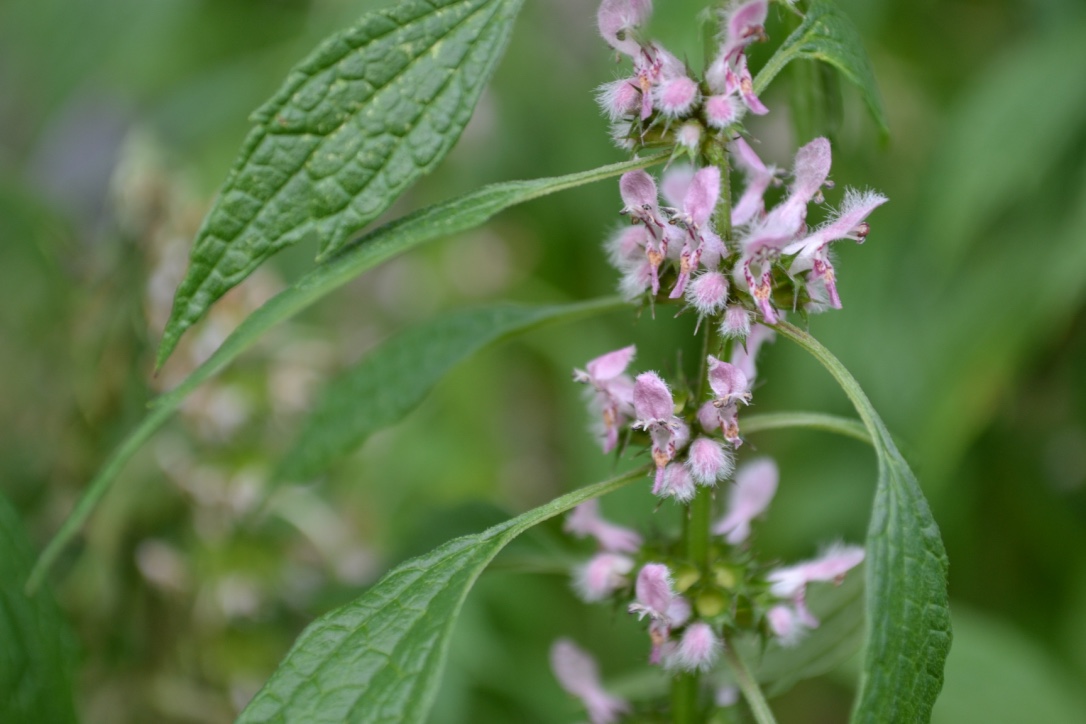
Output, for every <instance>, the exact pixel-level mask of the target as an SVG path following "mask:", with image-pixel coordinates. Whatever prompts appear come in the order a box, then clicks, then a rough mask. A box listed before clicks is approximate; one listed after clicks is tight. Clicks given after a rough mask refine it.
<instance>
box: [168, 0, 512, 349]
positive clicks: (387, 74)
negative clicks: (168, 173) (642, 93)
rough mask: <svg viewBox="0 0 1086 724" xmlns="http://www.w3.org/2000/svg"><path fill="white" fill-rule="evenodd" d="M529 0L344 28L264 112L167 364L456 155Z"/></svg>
mask: <svg viewBox="0 0 1086 724" xmlns="http://www.w3.org/2000/svg"><path fill="white" fill-rule="evenodd" d="M521 3H522V0H401V1H400V2H397V3H396V4H394V5H393V6H392V7H391V8H387V9H384V10H378V11H376V12H373V13H370V14H367V15H365V16H363V17H362V19H361V20H359V22H358V23H357V24H356V25H355V26H354V27H351V28H348V29H347V30H344V31H342V32H339V33H336V34H335V35H333V36H332V37H330V38H329V39H328V40H326V41H325V42H324V43H323V44H322V45H321V46H320V47H319V48H317V49H316V51H314V52H313V54H312V55H310V56H309V57H308V58H306V59H305V60H303V61H302V62H301V63H300V64H299V65H298V66H297V67H295V68H294V69H293V70H292V71H291V72H290V75H289V76H288V77H287V80H286V82H285V83H284V85H283V87H282V88H280V89H279V91H278V92H277V93H276V94H275V96H274V97H273V98H272V99H271V100H269V101H268V102H267V103H265V104H264V106H262V107H261V108H260V109H258V110H257V111H256V112H255V113H254V114H253V116H252V121H253V122H254V123H257V124H258V125H257V126H256V127H255V128H253V129H252V131H250V132H249V135H248V137H247V138H246V139H245V143H244V144H243V146H242V149H241V153H240V155H239V156H238V159H237V160H236V161H235V162H234V167H233V168H232V169H231V171H230V175H229V176H228V177H227V179H226V183H225V184H224V185H223V188H222V190H221V192H220V194H219V197H218V199H217V200H216V202H215V205H214V206H213V207H212V209H211V211H210V212H209V213H208V215H207V218H206V219H205V220H204V223H203V226H201V228H200V231H199V232H198V233H197V236H196V241H195V244H194V245H193V249H192V254H191V259H190V262H189V269H188V272H187V273H186V275H185V278H184V280H183V281H182V282H181V286H180V287H179V288H178V290H177V295H176V297H175V298H174V304H173V311H172V312H171V314H170V319H169V322H167V324H166V330H165V331H164V332H163V336H162V344H161V346H160V348H159V352H158V361H157V364H158V366H159V367H161V366H162V364H163V363H165V361H166V359H167V358H168V357H169V356H170V353H171V352H172V351H173V349H174V347H175V346H176V345H177V342H178V340H179V339H180V337H181V335H182V334H184V332H185V330H186V329H188V328H189V327H190V326H192V325H193V324H194V323H195V322H196V321H197V320H198V319H200V318H201V317H202V316H203V315H204V313H205V312H206V311H207V310H208V308H209V307H210V306H211V305H212V304H213V303H214V302H215V301H216V300H218V299H219V298H220V297H221V296H222V295H223V294H225V293H226V292H227V291H229V290H230V289H231V288H233V287H234V286H236V285H237V284H239V283H241V281H242V280H244V279H245V278H246V277H247V276H249V274H250V273H252V271H253V270H254V269H255V268H256V267H257V266H259V265H260V264H261V263H262V262H263V261H264V260H265V259H267V258H268V257H269V256H271V255H272V254H274V253H276V252H277V251H279V250H280V249H282V248H284V247H286V246H289V245H291V244H295V243H297V242H299V241H302V240H309V239H316V240H319V242H320V256H321V257H327V256H329V255H330V254H332V253H334V252H336V251H338V250H340V249H342V248H343V247H344V246H346V244H347V243H348V242H349V241H350V240H351V238H352V237H353V236H354V235H355V234H357V233H358V232H359V231H361V230H362V228H363V227H365V226H366V224H368V223H370V222H371V221H373V220H374V219H376V218H377V216H379V215H380V214H381V212H383V211H384V210H385V209H387V208H388V207H389V205H391V204H392V202H393V201H394V200H395V199H396V198H397V197H398V196H399V195H400V194H401V193H403V192H404V190H405V189H406V188H407V187H408V186H409V185H410V184H411V183H412V182H413V181H415V180H416V179H417V178H418V177H419V176H421V175H423V174H425V173H428V172H429V171H431V170H432V169H433V168H434V166H436V165H437V163H438V162H439V161H440V160H441V159H442V158H444V156H445V154H446V153H448V151H449V149H450V148H451V147H452V145H453V143H455V142H456V139H457V138H459V137H460V132H461V131H463V130H464V126H465V125H467V122H468V120H469V119H470V118H471V114H472V110H473V109H474V108H475V104H476V102H477V101H478V99H479V95H480V94H481V93H482V91H483V87H484V86H485V85H486V82H487V80H489V78H490V76H491V74H492V72H493V70H494V67H495V65H496V64H497V62H498V59H499V58H500V57H501V54H502V51H503V50H504V49H505V45H506V42H507V40H508V38H509V33H510V31H511V29H512V25H513V20H514V19H515V18H516V15H517V12H518V11H519V10H520V6H521Z"/></svg>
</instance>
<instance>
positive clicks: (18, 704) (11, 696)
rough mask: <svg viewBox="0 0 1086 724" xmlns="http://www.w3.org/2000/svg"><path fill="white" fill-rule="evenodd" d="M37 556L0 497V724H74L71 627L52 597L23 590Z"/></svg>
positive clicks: (10, 510)
mask: <svg viewBox="0 0 1086 724" xmlns="http://www.w3.org/2000/svg"><path fill="white" fill-rule="evenodd" d="M33 562H34V552H33V549H32V548H31V546H30V542H29V541H28V540H27V537H26V531H24V530H23V526H22V523H21V521H20V520H19V516H18V514H17V513H16V512H15V509H14V508H12V507H11V504H10V503H9V502H8V500H7V498H5V497H4V496H3V495H0V641H2V642H3V645H0V721H5V722H41V723H42V724H52V723H54V722H56V723H57V724H59V723H60V722H74V721H76V717H75V707H74V706H73V704H72V662H73V661H74V658H75V657H74V651H73V650H72V649H73V646H72V639H71V634H70V632H69V630H68V623H67V621H65V619H64V617H63V616H62V615H61V612H60V609H59V608H58V607H57V604H56V602H55V601H54V600H53V597H52V594H50V593H49V592H48V591H40V592H39V593H38V594H37V596H35V597H34V598H31V597H29V596H28V595H27V594H26V593H25V592H24V590H23V586H24V584H25V582H26V578H27V574H28V573H29V571H30V566H31V564H32V563H33Z"/></svg>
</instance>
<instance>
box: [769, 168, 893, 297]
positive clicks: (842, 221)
mask: <svg viewBox="0 0 1086 724" xmlns="http://www.w3.org/2000/svg"><path fill="white" fill-rule="evenodd" d="M886 201H887V198H886V197H885V196H883V195H882V194H879V193H875V192H874V191H864V192H859V191H856V190H854V189H848V191H847V192H846V193H845V201H844V203H843V204H842V205H841V209H840V211H838V212H837V213H836V214H835V215H834V216H833V217H832V218H831V219H829V220H828V221H827V222H826V223H824V224H823V225H822V226H820V227H818V228H817V229H815V230H814V232H812V233H811V234H810V235H809V236H807V237H806V238H803V239H800V240H799V241H794V242H792V243H791V244H789V245H788V246H786V247H784V249H783V250H782V252H781V253H783V254H796V255H797V256H796V258H795V260H793V262H792V266H791V267H790V268H789V270H788V271H789V273H790V274H799V273H801V272H804V271H808V270H809V271H810V273H809V274H808V275H807V279H808V284H810V283H812V282H820V283H821V284H822V285H823V286H824V287H825V290H826V294H827V297H828V303H829V306H831V307H833V308H834V309H840V308H841V298H840V297H839V296H838V295H837V284H836V279H835V277H834V273H833V264H831V263H830V258H829V245H830V243H831V242H834V241H840V240H842V239H852V240H853V241H856V242H858V243H861V244H862V243H863V241H864V239H866V238H867V234H868V231H869V230H870V229H869V227H868V225H867V222H866V221H865V219H866V218H867V217H868V215H869V214H870V213H871V212H872V211H874V210H875V209H876V208H878V207H879V206H881V205H882V204H884V203H886Z"/></svg>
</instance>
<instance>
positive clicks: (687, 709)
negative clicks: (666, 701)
mask: <svg viewBox="0 0 1086 724" xmlns="http://www.w3.org/2000/svg"><path fill="white" fill-rule="evenodd" d="M699 678H700V677H699V676H698V673H697V672H693V673H677V674H675V677H674V678H673V679H672V680H671V721H673V722H675V724H696V723H697V722H699V721H700V720H699V718H698V683H699V681H698V679H699Z"/></svg>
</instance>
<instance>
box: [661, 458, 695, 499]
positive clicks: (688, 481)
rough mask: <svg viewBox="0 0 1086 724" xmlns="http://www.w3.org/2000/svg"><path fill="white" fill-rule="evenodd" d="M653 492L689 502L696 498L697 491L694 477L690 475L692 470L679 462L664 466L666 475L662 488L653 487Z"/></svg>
mask: <svg viewBox="0 0 1086 724" xmlns="http://www.w3.org/2000/svg"><path fill="white" fill-rule="evenodd" d="M652 492H653V494H654V495H659V496H661V497H663V496H669V497H672V498H675V500H677V501H679V502H680V503H689V502H690V501H691V500H693V499H694V495H695V493H697V487H696V486H695V484H694V478H693V477H692V476H691V475H690V471H689V470H688V469H687V468H686V467H684V466H682V465H680V464H678V463H669V464H668V466H667V467H666V468H664V475H663V478H662V482H661V485H660V489H659V490H657V489H656V488H655V487H653V489H652Z"/></svg>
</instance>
